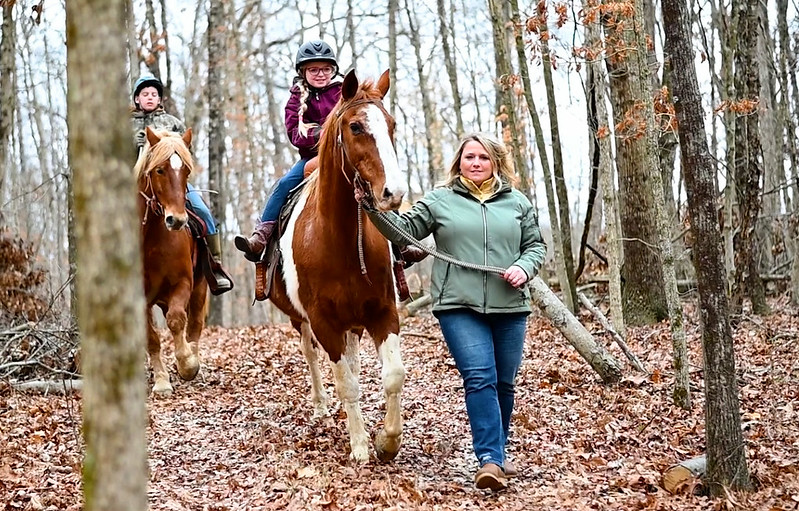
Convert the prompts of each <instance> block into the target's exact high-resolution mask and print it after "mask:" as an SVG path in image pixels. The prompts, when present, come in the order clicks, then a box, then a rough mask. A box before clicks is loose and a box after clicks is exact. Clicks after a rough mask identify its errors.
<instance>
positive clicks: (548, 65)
mask: <svg viewBox="0 0 799 511" xmlns="http://www.w3.org/2000/svg"><path fill="white" fill-rule="evenodd" d="M538 34H539V39H540V41H541V60H542V64H543V65H542V69H543V71H544V84H545V86H546V91H547V107H548V109H549V129H550V136H551V138H552V173H553V175H554V178H555V192H556V194H557V200H558V218H559V219H560V220H559V222H558V225H559V226H560V230H561V237H560V242H561V243H562V244H563V263H564V265H565V267H566V276H567V277H568V283H569V287H568V288H564V289H561V294H562V295H563V297H564V300H565V303H566V306H567V307H569V310H570V311H572V312H573V313H574V312H576V311H577V303H578V302H577V285H576V283H575V278H576V276H575V273H574V251H573V250H572V228H571V214H570V212H569V207H570V205H571V203H570V202H569V196H568V191H567V190H566V178H565V176H564V170H563V152H562V150H561V144H560V125H559V123H558V109H557V106H556V104H555V86H554V84H553V82H552V65H553V63H552V60H551V59H552V54H551V53H550V51H549V29H548V27H547V23H546V19H544V20H542V21H541V22H540V23H539V25H538Z"/></svg>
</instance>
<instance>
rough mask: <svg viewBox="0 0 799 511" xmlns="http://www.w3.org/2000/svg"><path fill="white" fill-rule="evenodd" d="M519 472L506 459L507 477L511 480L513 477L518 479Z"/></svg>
mask: <svg viewBox="0 0 799 511" xmlns="http://www.w3.org/2000/svg"><path fill="white" fill-rule="evenodd" d="M518 475H519V470H518V469H517V468H516V465H514V464H513V463H512V462H511V461H510V460H509V459H508V458H505V477H507V478H508V479H511V478H513V477H518Z"/></svg>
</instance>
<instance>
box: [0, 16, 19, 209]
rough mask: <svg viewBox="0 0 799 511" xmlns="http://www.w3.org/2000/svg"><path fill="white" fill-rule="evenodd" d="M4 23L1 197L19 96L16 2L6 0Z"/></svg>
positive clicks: (0, 75)
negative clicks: (16, 85) (16, 89)
mask: <svg viewBox="0 0 799 511" xmlns="http://www.w3.org/2000/svg"><path fill="white" fill-rule="evenodd" d="M2 14H3V23H2V36H0V37H1V38H0V197H3V187H4V186H5V185H6V175H7V169H8V164H9V161H8V160H9V155H10V154H11V131H12V130H13V129H14V111H15V110H16V108H17V107H16V104H17V97H16V95H15V94H14V87H13V77H14V75H15V74H16V72H15V65H14V58H15V55H16V51H17V49H16V46H17V42H16V41H17V35H16V30H17V27H16V25H15V24H14V2H4V3H3V7H2Z"/></svg>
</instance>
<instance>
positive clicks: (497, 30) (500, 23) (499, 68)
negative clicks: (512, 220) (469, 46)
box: [488, 0, 530, 195]
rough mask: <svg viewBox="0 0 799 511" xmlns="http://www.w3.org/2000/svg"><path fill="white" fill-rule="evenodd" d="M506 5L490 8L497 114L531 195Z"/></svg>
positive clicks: (493, 0) (495, 2)
mask: <svg viewBox="0 0 799 511" xmlns="http://www.w3.org/2000/svg"><path fill="white" fill-rule="evenodd" d="M504 5H505V4H504V2H501V1H499V0H488V8H489V11H490V15H491V32H492V34H493V37H494V60H495V62H496V74H497V85H498V90H497V92H498V94H499V97H500V98H501V105H502V106H501V107H500V108H498V109H497V112H496V117H497V119H499V120H500V122H501V124H502V126H503V131H504V130H505V129H507V133H503V139H504V140H505V142H506V143H508V145H509V146H510V149H511V153H512V154H513V161H514V164H515V167H516V172H517V173H518V174H519V188H520V189H521V190H522V192H524V193H525V194H526V195H529V193H530V182H529V179H528V176H527V171H526V169H527V164H526V161H525V159H524V158H523V157H522V153H521V150H520V146H521V145H523V144H524V142H523V140H524V137H523V136H522V135H521V129H520V124H519V121H518V118H517V116H516V101H515V98H514V94H513V81H512V77H513V69H512V66H511V65H510V55H509V52H508V45H507V41H506V36H507V34H506V30H507V28H506V27H507V25H508V23H507V22H508V19H507V18H506V16H505V13H504V10H503V8H504ZM498 106H499V105H498Z"/></svg>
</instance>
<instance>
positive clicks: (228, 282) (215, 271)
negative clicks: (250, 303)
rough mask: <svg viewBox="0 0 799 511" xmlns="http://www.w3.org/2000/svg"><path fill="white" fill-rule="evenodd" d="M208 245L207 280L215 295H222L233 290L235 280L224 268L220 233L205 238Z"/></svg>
mask: <svg viewBox="0 0 799 511" xmlns="http://www.w3.org/2000/svg"><path fill="white" fill-rule="evenodd" d="M205 243H206V245H208V261H207V262H208V264H207V265H206V266H207V267H206V271H205V279H206V280H207V281H208V287H209V288H210V289H211V293H212V294H214V295H221V294H222V293H226V292H228V291H230V290H231V289H233V279H232V278H230V274H228V272H227V271H225V269H224V268H223V267H222V263H221V262H220V261H221V260H222V244H221V241H220V239H219V233H216V234H209V235H208V236H206V237H205Z"/></svg>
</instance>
